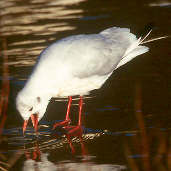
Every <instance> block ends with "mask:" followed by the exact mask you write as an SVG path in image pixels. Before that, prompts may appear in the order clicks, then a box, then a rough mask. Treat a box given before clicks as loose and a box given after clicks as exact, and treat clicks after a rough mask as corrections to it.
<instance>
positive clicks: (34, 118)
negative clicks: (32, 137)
mask: <svg viewBox="0 0 171 171" xmlns="http://www.w3.org/2000/svg"><path fill="white" fill-rule="evenodd" d="M30 117H31V121H32V124H33V127H34V130H35V132H36V133H37V132H38V115H37V114H32V115H31V116H30ZM28 121H29V119H28V120H25V121H24V124H23V135H24V134H25V131H26V129H27V124H28Z"/></svg>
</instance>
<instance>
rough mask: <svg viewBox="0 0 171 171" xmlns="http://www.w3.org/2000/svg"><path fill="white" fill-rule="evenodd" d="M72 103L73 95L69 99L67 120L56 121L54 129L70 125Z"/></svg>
mask: <svg viewBox="0 0 171 171" xmlns="http://www.w3.org/2000/svg"><path fill="white" fill-rule="evenodd" d="M71 103H72V97H71V96H69V101H68V107H67V113H66V117H65V120H64V121H62V122H58V123H55V124H54V125H53V129H55V128H56V127H58V126H62V127H64V126H68V125H69V124H70V122H71V120H70V118H69V113H70V108H71Z"/></svg>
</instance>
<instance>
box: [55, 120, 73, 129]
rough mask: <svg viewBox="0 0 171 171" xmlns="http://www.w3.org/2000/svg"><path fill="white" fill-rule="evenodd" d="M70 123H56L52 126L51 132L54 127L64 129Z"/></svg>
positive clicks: (68, 121) (66, 121) (69, 121)
mask: <svg viewBox="0 0 171 171" xmlns="http://www.w3.org/2000/svg"><path fill="white" fill-rule="evenodd" d="M70 123H71V120H65V121H62V122H57V123H55V124H54V125H53V128H52V130H54V129H55V128H56V127H65V126H68V125H69V124H70Z"/></svg>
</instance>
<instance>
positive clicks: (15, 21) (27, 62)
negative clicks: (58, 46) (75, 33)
mask: <svg viewBox="0 0 171 171" xmlns="http://www.w3.org/2000/svg"><path fill="white" fill-rule="evenodd" d="M83 1H85V0H74V1H73V0H65V1H61V0H53V1H47V0H38V1H34V0H31V1H25V3H21V4H20V6H17V4H16V3H17V2H16V1H15V0H13V1H3V0H2V1H0V17H1V20H0V35H1V36H11V35H12V36H13V37H14V39H13V40H12V42H11V43H9V44H8V46H9V47H10V49H9V50H6V53H7V54H8V55H11V56H13V55H14V54H15V57H13V58H11V61H10V62H9V63H8V64H9V65H13V66H20V67H21V66H32V65H33V64H34V63H35V60H36V58H37V56H38V55H39V53H40V52H41V51H42V49H44V48H45V47H46V45H47V44H46V43H47V36H48V41H53V40H56V39H57V37H54V36H53V35H54V34H56V33H57V32H60V31H64V30H67V31H68V30H74V29H75V28H76V27H75V26H72V25H70V24H69V23H68V20H70V19H72V20H73V19H74V18H81V17H82V13H83V10H82V9H77V8H68V7H70V6H71V5H73V4H75V5H76V4H77V3H80V2H83ZM24 35H32V36H31V37H30V38H28V40H26V39H22V37H23V36H24ZM15 36H21V38H19V39H15ZM30 45H31V46H32V48H30V47H29V46H30ZM21 47H22V48H21Z"/></svg>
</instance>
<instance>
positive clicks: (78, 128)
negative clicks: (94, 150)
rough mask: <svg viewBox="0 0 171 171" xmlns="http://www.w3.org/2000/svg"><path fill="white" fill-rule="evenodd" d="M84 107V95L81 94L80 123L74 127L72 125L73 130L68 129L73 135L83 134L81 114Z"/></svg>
mask: <svg viewBox="0 0 171 171" xmlns="http://www.w3.org/2000/svg"><path fill="white" fill-rule="evenodd" d="M82 107H83V97H82V96H80V101H79V119H78V125H77V126H74V127H72V128H71V127H70V128H71V130H69V131H68V134H69V135H71V136H72V135H73V136H81V135H82V126H81V125H82V120H81V118H82V117H81V115H82Z"/></svg>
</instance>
